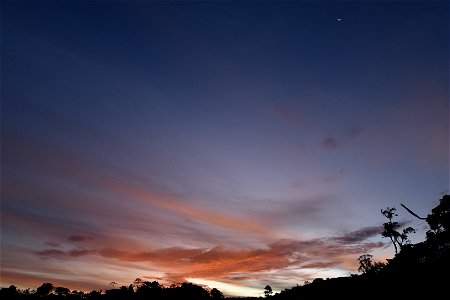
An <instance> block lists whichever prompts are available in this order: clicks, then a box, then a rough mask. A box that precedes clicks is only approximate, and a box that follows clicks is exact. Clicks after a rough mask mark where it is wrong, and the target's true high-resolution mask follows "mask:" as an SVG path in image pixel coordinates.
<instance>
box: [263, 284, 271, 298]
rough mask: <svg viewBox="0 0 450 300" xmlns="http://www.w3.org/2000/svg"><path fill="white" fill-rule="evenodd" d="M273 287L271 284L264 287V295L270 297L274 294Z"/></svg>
mask: <svg viewBox="0 0 450 300" xmlns="http://www.w3.org/2000/svg"><path fill="white" fill-rule="evenodd" d="M272 293H273V292H272V287H271V286H270V285H266V287H265V288H264V295H265V296H266V297H269V296H270V295H272Z"/></svg>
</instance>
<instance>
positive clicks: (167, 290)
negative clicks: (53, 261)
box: [0, 278, 224, 300]
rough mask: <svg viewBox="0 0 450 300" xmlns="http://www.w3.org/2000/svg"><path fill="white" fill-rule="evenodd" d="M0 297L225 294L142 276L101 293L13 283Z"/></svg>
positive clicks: (129, 298)
mask: <svg viewBox="0 0 450 300" xmlns="http://www.w3.org/2000/svg"><path fill="white" fill-rule="evenodd" d="M0 297H1V299H17V300H22V299H23V300H35V299H36V300H37V299H40V300H41V299H46V300H62V299H64V300H150V299H154V300H156V299H157V300H176V299H186V300H211V299H222V298H223V297H224V296H223V293H222V292H221V291H219V290H218V289H216V288H213V289H211V290H209V289H206V288H204V287H202V286H199V285H196V284H193V283H190V282H184V283H181V284H172V285H170V286H168V287H164V286H163V285H161V284H159V282H158V281H142V280H140V279H139V278H138V279H136V280H135V281H134V283H133V284H130V285H129V286H122V287H120V288H111V289H109V290H106V291H104V292H102V291H101V290H99V291H95V290H94V291H92V292H89V293H85V292H82V291H70V290H69V289H68V288H65V287H55V286H53V284H51V283H49V282H46V283H43V284H42V285H41V286H40V287H38V288H37V289H36V290H33V291H30V290H29V289H27V290H19V289H17V288H16V287H15V286H14V285H12V286H10V287H9V288H2V289H1V290H0Z"/></svg>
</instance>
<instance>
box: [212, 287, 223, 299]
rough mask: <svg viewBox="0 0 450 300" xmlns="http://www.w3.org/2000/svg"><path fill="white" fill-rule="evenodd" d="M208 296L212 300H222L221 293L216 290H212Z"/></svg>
mask: <svg viewBox="0 0 450 300" xmlns="http://www.w3.org/2000/svg"><path fill="white" fill-rule="evenodd" d="M209 294H210V295H211V298H212V299H222V298H223V294H222V292H221V291H219V290H218V289H216V288H213V289H212V290H211V291H209Z"/></svg>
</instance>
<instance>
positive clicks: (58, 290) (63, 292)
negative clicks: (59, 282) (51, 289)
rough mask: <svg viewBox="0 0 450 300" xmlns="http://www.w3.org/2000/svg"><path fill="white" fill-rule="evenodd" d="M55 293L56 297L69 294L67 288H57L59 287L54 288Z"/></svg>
mask: <svg viewBox="0 0 450 300" xmlns="http://www.w3.org/2000/svg"><path fill="white" fill-rule="evenodd" d="M55 293H56V294H57V295H58V296H68V295H69V294H70V290H69V289H68V288H65V287H62V286H59V287H57V288H55Z"/></svg>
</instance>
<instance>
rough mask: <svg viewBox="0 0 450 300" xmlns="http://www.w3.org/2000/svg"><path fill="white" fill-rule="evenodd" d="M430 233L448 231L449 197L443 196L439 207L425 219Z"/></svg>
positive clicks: (449, 219)
mask: <svg viewBox="0 0 450 300" xmlns="http://www.w3.org/2000/svg"><path fill="white" fill-rule="evenodd" d="M426 220H427V223H428V225H430V229H431V232H433V233H435V234H436V233H441V232H444V231H449V229H450V196H449V195H444V196H443V197H442V199H441V200H439V205H438V206H436V207H435V208H433V209H432V210H431V214H429V215H428V216H427V218H426Z"/></svg>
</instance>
